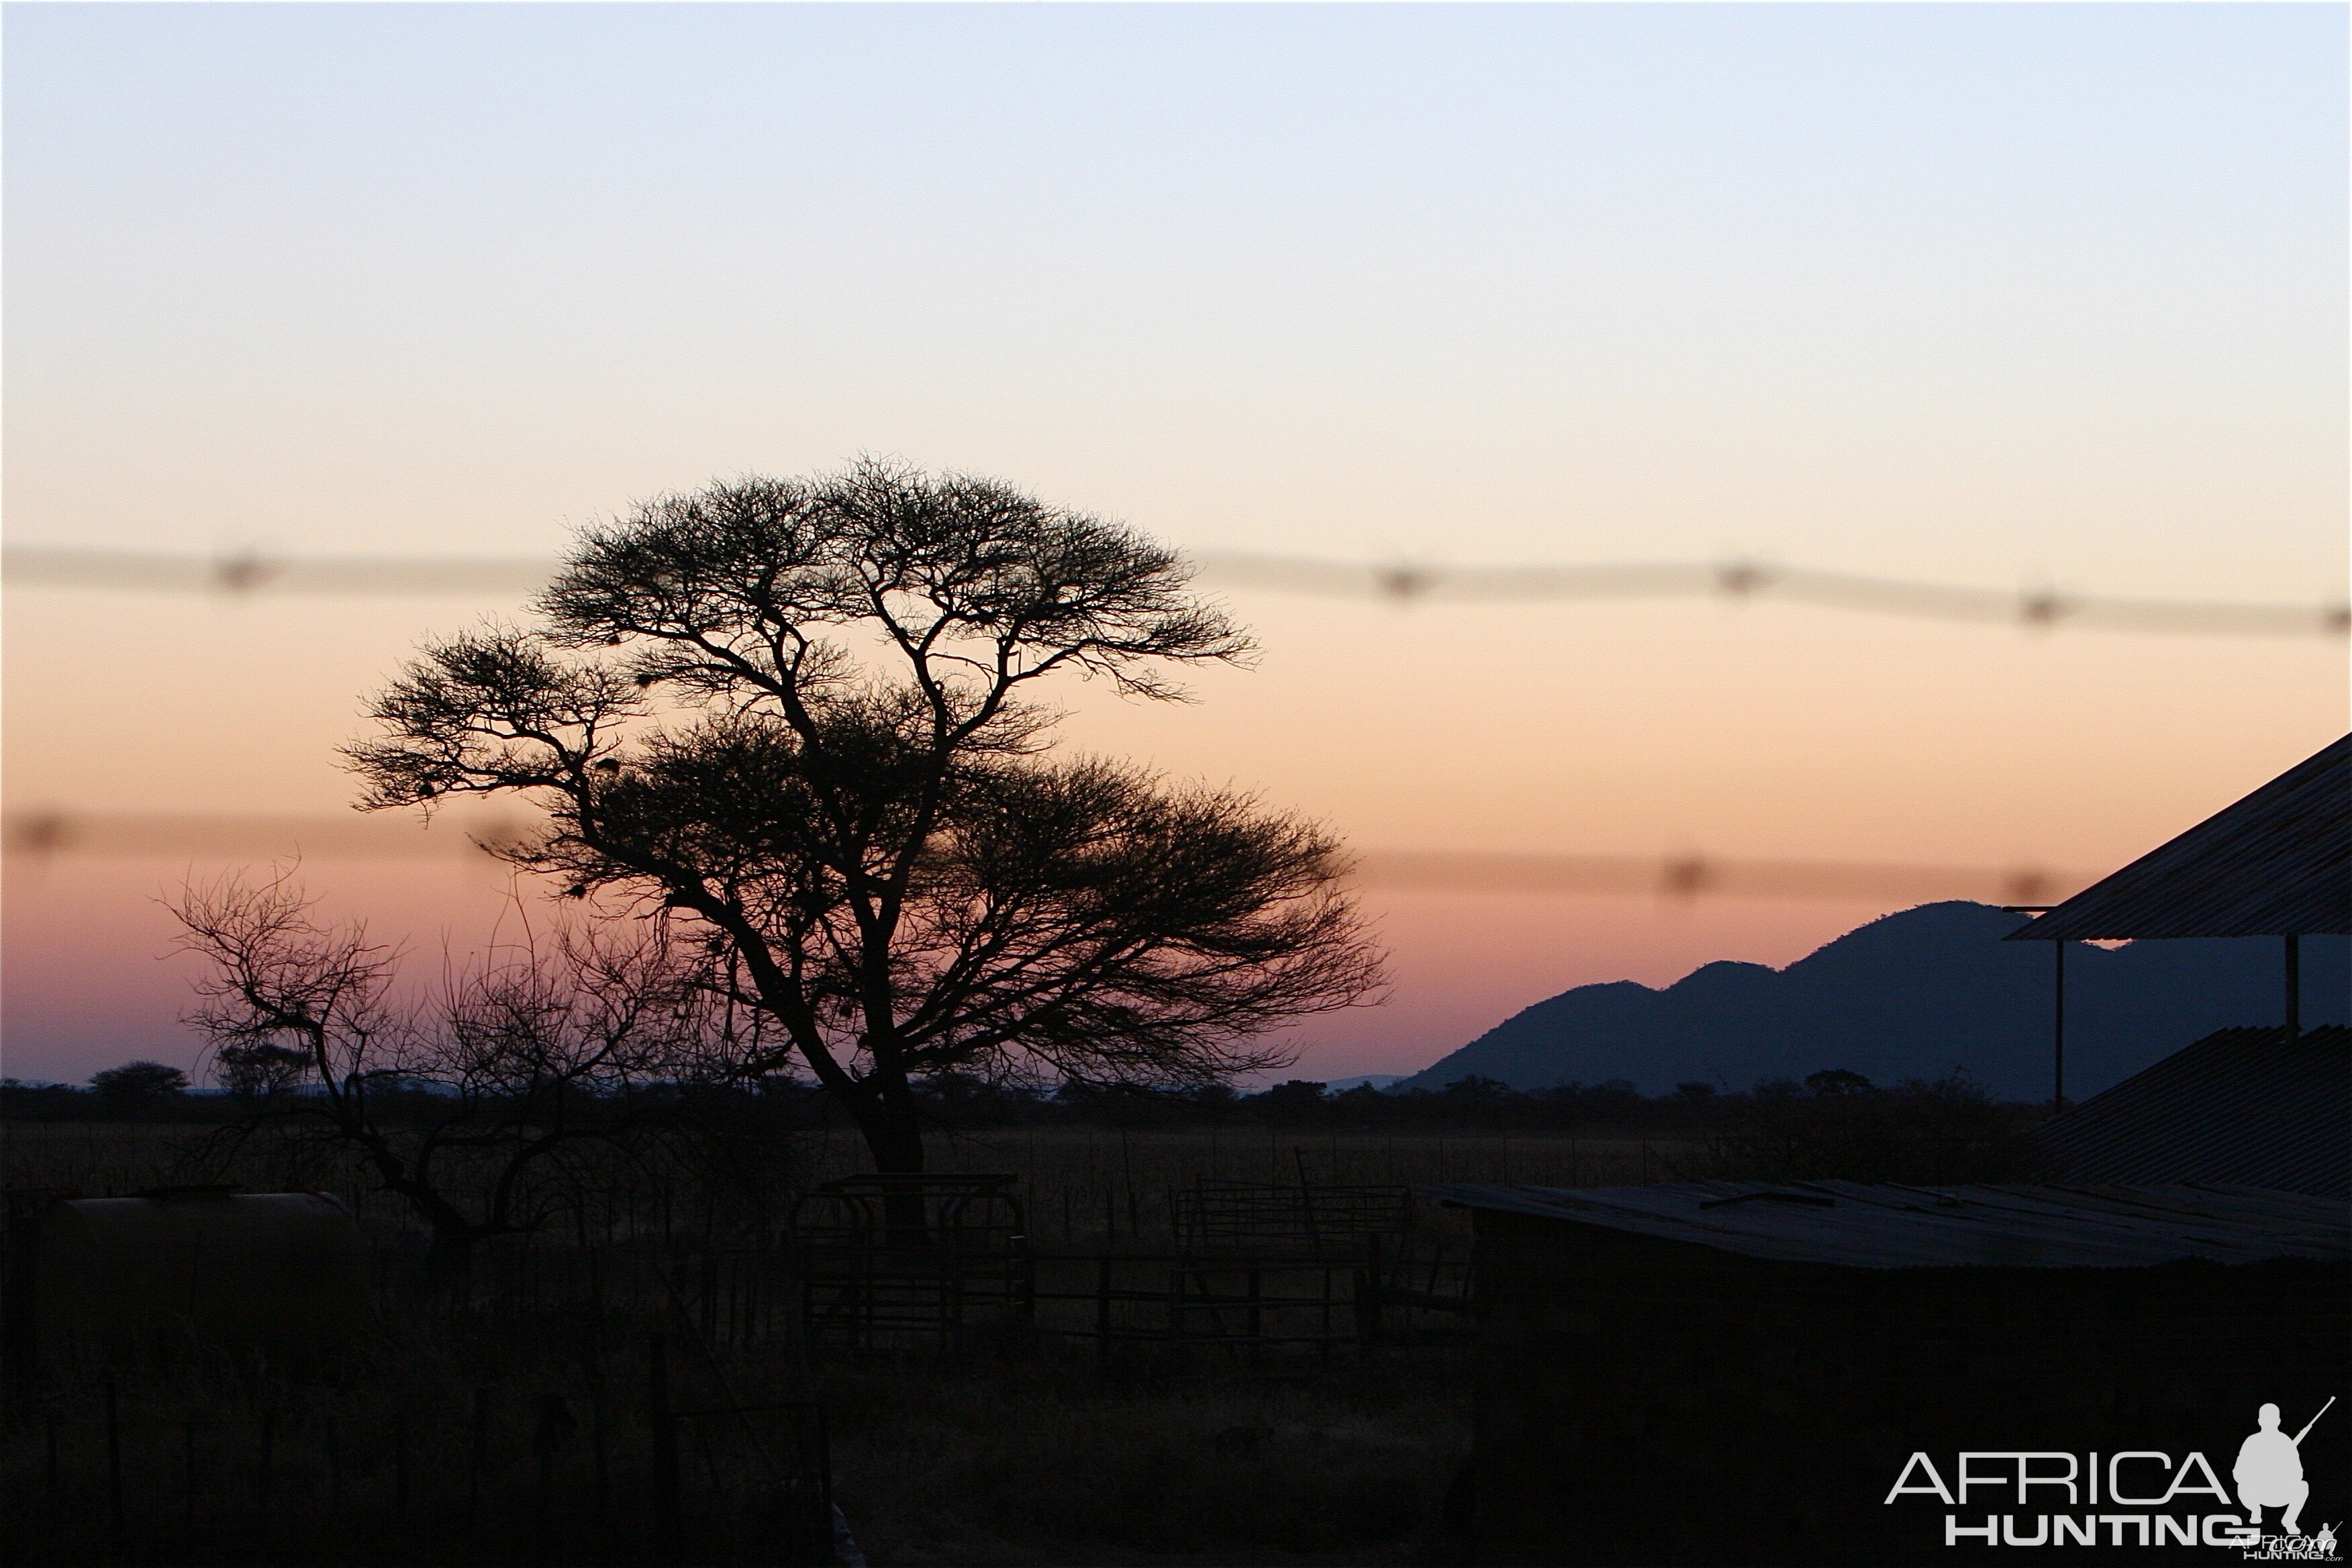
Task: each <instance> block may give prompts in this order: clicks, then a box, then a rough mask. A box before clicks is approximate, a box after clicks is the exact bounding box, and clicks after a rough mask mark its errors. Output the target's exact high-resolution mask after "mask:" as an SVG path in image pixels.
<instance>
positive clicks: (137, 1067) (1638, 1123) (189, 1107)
mask: <svg viewBox="0 0 2352 1568" xmlns="http://www.w3.org/2000/svg"><path fill="white" fill-rule="evenodd" d="M305 1092H307V1091H306V1090H304V1089H301V1088H299V1087H297V1088H292V1089H277V1090H274V1091H272V1092H270V1093H268V1094H256V1093H250V1092H248V1093H241V1094H240V1093H229V1092H219V1091H215V1092H209V1093H207V1092H193V1091H191V1090H190V1089H189V1088H188V1086H187V1082H186V1079H185V1078H184V1075H182V1074H180V1073H179V1072H177V1071H176V1070H175V1069H172V1068H158V1067H157V1065H156V1064H153V1063H144V1062H134V1063H129V1064H126V1065H125V1066H124V1067H121V1068H111V1069H110V1070H109V1071H107V1072H103V1073H100V1074H99V1075H97V1077H96V1078H95V1079H92V1081H91V1083H90V1085H89V1087H86V1088H85V1087H80V1086H76V1085H72V1084H49V1083H27V1082H24V1081H21V1080H18V1079H0V1119H5V1120H7V1121H158V1122H226V1121H237V1120H240V1119H242V1118H244V1117H246V1116H247V1115H250V1114H251V1113H253V1112H254V1111H256V1110H261V1109H264V1108H266V1107H268V1106H270V1105H273V1104H274V1105H277V1106H278V1107H281V1108H282V1107H283V1106H284V1105H285V1103H286V1101H287V1100H288V1099H289V1097H299V1096H300V1095H302V1094H303V1093H305ZM917 1093H918V1096H919V1100H920V1101H921V1103H922V1107H923V1110H924V1112H925V1116H926V1120H928V1121H930V1122H931V1123H932V1124H933V1125H936V1126H940V1127H948V1128H955V1129H960V1130H961V1129H980V1128H989V1127H1022V1126H1027V1127H1044V1126H1054V1125H1068V1126H1116V1127H1134V1128H1154V1127H1156V1128H1180V1127H1200V1126H1213V1125H1224V1124H1261V1125H1267V1126H1279V1127H1289V1128H1310V1127H1311V1128H1325V1129H1330V1130H1335V1131H1337V1130H1341V1129H1351V1128H1352V1129H1368V1130H1388V1131H1405V1130H1409V1129H1418V1128H1428V1129H1432V1130H1440V1129H1462V1130H1487V1131H1568V1130H1571V1129H1575V1128H1580V1127H1596V1126H1600V1127H1618V1128H1627V1129H1643V1130H1652V1129H1654V1130H1656V1131H1661V1132H1664V1131H1685V1132H1692V1133H1701V1132H1706V1131H1712V1130H1715V1129H1718V1128H1720V1127H1722V1126H1724V1125H1725V1124H1726V1123H1727V1121H1742V1120H1745V1119H1746V1118H1747V1117H1748V1116H1749V1115H1750V1114H1752V1113H1754V1112H1758V1111H1769V1110H1774V1109H1775V1108H1781V1107H1793V1106H1796V1105H1802V1104H1810V1103H1815V1102H1822V1103H1824V1104H1826V1105H1828V1106H1834V1107H1839V1108H1843V1109H1844V1110H1856V1111H1858V1110H1861V1109H1862V1108H1863V1107H1864V1106H1865V1105H1871V1106H1876V1107H1880V1108H1892V1107H1894V1106H1895V1105H1898V1104H1905V1103H1913V1102H1921V1101H1933V1102H1935V1103H1937V1104H1941V1105H1945V1106H1958V1105H1968V1106H1971V1107H1976V1108H1979V1109H1980V1110H1982V1111H1983V1112H1985V1113H1988V1114H1992V1113H1999V1114H2003V1115H2008V1116H2023V1115H2030V1114H2032V1112H2031V1110H2030V1108H2027V1107H2023V1106H2007V1105H2003V1104H2000V1102H1997V1101H1995V1100H1992V1099H1991V1097H1990V1095H1989V1094H1987V1093H1986V1091H1985V1090H1984V1089H1982V1088H1981V1087H1979V1086H1978V1085H1976V1084H1974V1083H1973V1082H1971V1081H1970V1080H1969V1079H1965V1078H1958V1077H1955V1078H1953V1079H1944V1080H1941V1081H1938V1082H1936V1083H1932V1084H1929V1083H1905V1084H1899V1085H1894V1086H1890V1087H1885V1088H1882V1087H1879V1086H1876V1085H1874V1084H1872V1083H1871V1082H1870V1080H1869V1079H1866V1078H1864V1077H1863V1076H1861V1075H1860V1074H1858V1073H1853V1072H1847V1071H1844V1070H1842V1069H1838V1068H1829V1069H1825V1070H1823V1071H1821V1072H1816V1073H1814V1074H1812V1075H1811V1076H1810V1077H1809V1078H1807V1079H1804V1080H1803V1081H1802V1082H1799V1081H1797V1080H1794V1079H1767V1080H1765V1081H1763V1082H1759V1083H1758V1084H1756V1085H1754V1086H1753V1087H1751V1088H1749V1089H1744V1090H1728V1089H1718V1088H1717V1087H1716V1086H1714V1085H1711V1084H1705V1083H1685V1084H1683V1085H1681V1086H1679V1087H1678V1088H1677V1089H1675V1090H1674V1091H1673V1092H1671V1093H1668V1094H1663V1095H1657V1096H1645V1095H1643V1094H1642V1093H1641V1092H1640V1091H1639V1090H1638V1089H1635V1088H1634V1087H1633V1084H1632V1083H1631V1082H1628V1081H1626V1080H1624V1079H1613V1080H1612V1081H1610V1082H1607V1083H1598V1084H1566V1085H1562V1086H1559V1087H1557V1088H1552V1089H1512V1088H1510V1087H1509V1086H1508V1085H1507V1084H1504V1083H1501V1082H1498V1081H1496V1079H1487V1078H1476V1077H1471V1078H1465V1079H1459V1080H1458V1081H1456V1082H1454V1083H1452V1084H1449V1085H1447V1086H1446V1087H1445V1088H1444V1089H1435V1090H1431V1089H1408V1090H1403V1091H1399V1090H1395V1089H1374V1088H1372V1087H1370V1086H1369V1085H1359V1086H1358V1087H1356V1088H1353V1089H1346V1090H1343V1091H1341V1092H1339V1093H1336V1094H1335V1093H1333V1092H1331V1090H1330V1089H1328V1086H1326V1085H1324V1084H1322V1083H1319V1082H1316V1081H1312V1080H1309V1079H1292V1080H1290V1081H1288V1082H1286V1083H1279V1084H1276V1085H1274V1086H1273V1087H1272V1088H1269V1089H1262V1090H1259V1091H1257V1092H1255V1093H1249V1092H1243V1091H1238V1090H1235V1089H1232V1088H1229V1087H1227V1086H1225V1085H1223V1084H1212V1085H1208V1086H1205V1087H1187V1088H1148V1087H1139V1086H1135V1085H1124V1084H1115V1085H1087V1084H1065V1085H1063V1086H1061V1087H1060V1088H1058V1089H1038V1088H1033V1087H1028V1086H1023V1085H1013V1084H993V1083H987V1082H982V1081H980V1080H977V1079H965V1078H958V1077H952V1076H948V1077H940V1078H934V1079H930V1080H929V1081H927V1082H925V1083H924V1084H922V1085H921V1086H919V1089H918V1090H917ZM594 1098H595V1097H592V1096H588V1095H586V1094H584V1093H582V1094H576V1095H575V1096H573V1097H572V1103H573V1104H574V1105H577V1106H580V1108H581V1109H587V1108H588V1107H587V1106H586V1105H585V1104H583V1101H585V1100H593V1099H594ZM604 1098H605V1099H611V1100H614V1104H611V1105H605V1106H604V1109H606V1110H612V1109H617V1098H616V1097H604ZM628 1098H629V1100H631V1102H632V1103H635V1104H640V1105H642V1104H645V1103H646V1102H654V1103H658V1104H660V1105H663V1106H665V1107H666V1108H667V1109H669V1110H675V1111H677V1112H681V1113H688V1114H692V1113H702V1114H707V1115H709V1116H711V1117H713V1118H716V1119H719V1120H723V1121H735V1120H738V1119H742V1118H751V1119H753V1120H757V1121H765V1122H768V1123H769V1124H771V1125H773V1126H775V1127H777V1128H779V1129H782V1130H789V1129H793V1128H811V1129H813V1128H818V1127H824V1126H828V1125H845V1121H846V1119H845V1117H843V1116H842V1114H841V1112H840V1111H839V1110H838V1109H837V1108H836V1107H835V1105H834V1103H833V1101H832V1100H831V1097H829V1096H828V1095H826V1094H825V1093H824V1091H823V1090H821V1089H818V1088H817V1087H816V1086H815V1085H814V1084H810V1083H806V1082H803V1081H801V1080H798V1079H786V1078H772V1079H761V1080H758V1081H755V1082H752V1083H749V1084H740V1085H731V1086H703V1085H696V1086H682V1085H668V1086H660V1087H656V1088H651V1089H634V1090H631V1091H629V1092H628ZM370 1102H371V1105H372V1107H373V1110H374V1111H375V1112H376V1113H377V1114H378V1115H380V1116H382V1117H384V1118H385V1119H387V1120H390V1121H401V1120H403V1119H404V1118H403V1115H402V1111H403V1109H404V1107H405V1108H406V1109H408V1110H410V1111H412V1112H413V1113H414V1115H415V1118H416V1119H417V1120H439V1119H440V1118H441V1117H443V1116H445V1115H446V1112H447V1110H448V1109H449V1103H450V1095H449V1092H448V1091H447V1090H446V1089H430V1088H424V1087H410V1086H404V1085H402V1084H400V1083H398V1082H397V1081H389V1082H385V1083H383V1084H379V1085H377V1086H375V1087H374V1088H373V1089H371V1090H370Z"/></svg>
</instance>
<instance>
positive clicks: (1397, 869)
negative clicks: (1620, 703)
mask: <svg viewBox="0 0 2352 1568" xmlns="http://www.w3.org/2000/svg"><path fill="white" fill-rule="evenodd" d="M534 831H535V825H534V824H532V823H530V821H527V820H525V819H522V818H519V817H505V816H491V815H478V816H472V817H469V818H464V819H459V818H455V817H451V816H444V817H443V818H442V819H441V820H439V821H437V822H436V823H435V824H434V825H433V826H430V827H424V826H418V825H417V823H416V822H415V820H414V819H413V818H409V817H404V816H397V817H395V816H359V815H357V814H356V813H354V814H352V816H325V815H320V816H301V815H296V814H278V815H268V814H260V813H253V814H241V813H235V812H212V813H206V812H163V811H147V812H130V811H123V812H89V811H66V810H61V809H60V810H46V809H38V808H25V809H20V810H16V811H11V812H8V813H7V814H5V816H0V847H5V851H6V853H7V855H8V857H9V858H11V859H12V860H14V861H16V862H17V863H18V864H24V863H26V862H28V861H33V862H37V861H40V860H44V859H46V858H50V857H54V856H110V857H129V858H172V859H177V858H186V859H193V860H221V859H238V858H245V859H254V858H293V857H299V858H305V859H312V858H315V859H373V860H433V859H441V860H463V859H465V858H482V857H484V856H486V855H487V854H488V853H489V852H490V851H492V850H494V849H496V848H498V847H502V846H506V845H510V844H515V843H520V842H521V841H523V840H524V839H526V838H528V837H530V835H531V833H533V832H534ZM1353 879H1354V880H1355V881H1356V882H1357V883H1358V884H1360V885H1361V886H1365V887H1373V888H1392V889H1405V890H1422V891H1430V892H1480V893H1528V894H1588V895H1589V894H1601V895H1609V894H1616V895H1637V896H1638V895H1657V896H1663V897H1669V898H1678V899H1688V898H1696V897H1700V896H1703V895H1717V894H1727V895H1732V896H1737V897H1749V898H1777V899H1826V900H1864V901H1867V900H1922V901H1925V900H1935V899H1978V900H1985V901H1987V902H1994V903H2011V904H2033V903H2049V902H2055V901H2056V900H2059V899H2062V898H2064V897H2066V896H2067V895H2068V894H2071V893H2074V892H2075V891H2077V890H2079V889H2083V888H2086V887H2088V886H2089V885H2090V884H2091V883H2092V882H2093V881H2094V880H2095V877H2092V876H2088V875H2084V874H2083V873H2080V872H2074V871H2060V870H2052V869H2049V868H2042V867H2035V866H2011V867H1982V866H1974V867H1971V866H1933V865H1897V864H1882V863H1872V862H1861V861H1843V860H1807V859H1757V858H1741V857H1737V856H1714V855H1705V854H1696V853H1693V854H1685V855H1667V856H1643V855H1566V854H1549V853H1543V852H1538V851H1527V850H1464V849H1369V850H1365V851H1362V852H1360V853H1359V855H1358V856H1357V858H1356V867H1355V870H1354V873H1353Z"/></svg>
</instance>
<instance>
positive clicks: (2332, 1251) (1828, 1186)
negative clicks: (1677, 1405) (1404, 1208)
mask: <svg viewBox="0 0 2352 1568" xmlns="http://www.w3.org/2000/svg"><path fill="white" fill-rule="evenodd" d="M1427 1195H1429V1196H1431V1197H1433V1198H1436V1199H1438V1200H1439V1201H1440V1202H1443V1203H1448V1204H1455V1205H1461V1206H1463V1207H1465V1208H1474V1209H1486V1210H1490V1211H1493V1212H1496V1213H1501V1214H1519V1215H1537V1216H1539V1217H1541V1218H1544V1219H1555V1220H1561V1221H1565V1222H1566V1223H1568V1224H1570V1225H1590V1226H1602V1227H1604V1228H1607V1229H1610V1230H1618V1231H1627V1232H1631V1233H1632V1234H1633V1235H1636V1236H1646V1237H1654V1238H1657V1239H1659V1240H1664V1241H1678V1242H1686V1243H1690V1244H1693V1245H1696V1246H1699V1247H1715V1248H1717V1249H1718V1250H1720V1251H1724V1252H1735V1253H1739V1254H1741V1255H1743V1256H1746V1257H1749V1258H1769V1259H1773V1260H1776V1261H1780V1262H1788V1263H1825V1264H1833V1265H1837V1266H1841V1267H1844V1268H2143V1267H2147V1266H2149V1265H2152V1264H2158V1263H2170V1262H2175V1261H2179V1260H2180V1259H2184V1258H2204V1259H2207V1260H2209V1261H2211V1262H2215V1263H2256V1262H2261V1261H2263V1260H2264V1259H2268V1258H2322V1259H2352V1209H2347V1206H2346V1205H2344V1204H2343V1203H2341V1202H2338V1201H2336V1200H2333V1199H2328V1198H2315V1197H2305V1196H2302V1195H2299V1194H2289V1193H2276V1192H2269V1191H2264V1190H2262V1189H2259V1188H2254V1187H2231V1186H2214V1187H2192V1186H2147V1187H2107V1186H2057V1185H2031V1186H1951V1187H1932V1188H1931V1187H1906V1186H1896V1185H1893V1184H1865V1183H1861V1182H1801V1183H1779V1184H1774V1183H1765V1182H1683V1183H1677V1184H1672V1185H1665V1186H1652V1187H1573V1188H1572V1187H1518V1186H1511V1187H1503V1186H1446V1187H1434V1188H1430V1189H1427Z"/></svg>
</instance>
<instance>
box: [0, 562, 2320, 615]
mask: <svg viewBox="0 0 2352 1568" xmlns="http://www.w3.org/2000/svg"><path fill="white" fill-rule="evenodd" d="M1192 562H1193V563H1194V565H1195V566H1196V567H1197V568H1198V569H1199V572H1200V575H1201V578H1202V581H1203V582H1206V583H1210V584H1222V585H1224V586H1229V587H1236V588H1260V589H1267V590H1272V591H1275V592H1278V593H1289V594H1303V595H1315V596H1318V597H1325V598H1342V599H1362V600H1386V601H1388V602H1389V603H1391V604H1396V605H1420V604H1444V603H1472V604H1475V603H1496V602H1504V601H1522V602H1538V601H1552V602H1567V601H1601V600H1637V599H1690V598H1717V599H1729V600H1736V601H1745V600H1755V599H1782V600H1787V601H1789V602H1790V603H1792V604H1799V605H1812V606H1816V607H1821V608H1830V609H1844V610H1861V611H1869V612H1874V613H1876V614H1880V615H1889V616H1910V617H1913V618H1916V619H1924V620H1937V621H1954V622H1966V623H1973V624H1979V625H2001V624H2007V625H2014V626H2028V627H2035V628H2042V629H2048V628H2052V627H2056V626H2081V627H2084V628H2085V629H2092V630H2099V631H2116V632H2141V633H2159V634H2191V635H2194V634H2203V635H2208V636H2238V637H2343V636H2345V635H2346V634H2347V631H2352V605H2345V604H2342V603H2335V604H2302V605H2296V604H2260V603H2250V602H2230V601H2223V600H2193V599H2148V598H2131V597H2124V596H2118V595H2102V594H2075V593H2062V592H2059V591H2057V590H2054V589H2024V590H2019V591H2015V592H2011V591H2006V590H2002V589H1999V588H1978V587H1966V586H1960V585H1957V584H1939V583H1916V582H1908V581H1904V580H1902V579H1898V578H1892V577H1873V576H1865V575H1863V574H1856V573H1851V572H1825V571H1819V570H1816V569H1813V568H1811V567H1804V566H1785V565H1780V564H1777V563H1769V562H1763V561H1753V560H1733V561H1724V562H1717V563H1652V564H1643V563H1622V564H1595V565H1557V566H1540V565H1537V566H1438V565H1430V564H1421V563H1410V562H1396V563H1385V564H1383V563H1367V562H1344V561H1322V560H1313V559H1309V558H1307V557H1303V556H1285V555H1261V554H1247V553H1236V552H1216V551H1203V552H1194V553H1193V554H1192ZM553 570H554V563H552V562H551V561H547V560H544V559H541V558H537V557H521V556H478V557H463V556H396V555H343V556H327V555H314V556H295V555H284V556H280V555H268V554H262V553H259V552H232V553H228V554H223V555H217V556H201V555H174V554H166V553H161V552H135V551H110V550H86V549H78V548H70V547H63V546H53V545H17V544H11V545H6V546H0V581H5V583H6V584H8V585H10V586H12V587H35V588H82V589H102V590H112V591H128V592H138V593H167V594H214V595H223V596H228V597H236V596H242V595H257V594H290V595H354V596H360V595H365V596H379V595H380V596H394V595H472V594H497V595H525V594H530V593H532V592H535V591H536V590H537V589H538V588H540V587H541V585H542V584H544V583H545V582H546V581H547V579H548V577H549V575H550V574H551V573H552V571H553Z"/></svg>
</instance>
